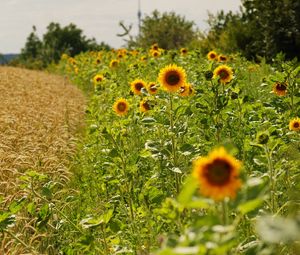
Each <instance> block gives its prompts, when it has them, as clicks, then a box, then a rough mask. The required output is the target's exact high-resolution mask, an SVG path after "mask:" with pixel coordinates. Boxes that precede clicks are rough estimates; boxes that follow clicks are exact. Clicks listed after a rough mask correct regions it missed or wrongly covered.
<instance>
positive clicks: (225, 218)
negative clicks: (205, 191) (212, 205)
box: [221, 200, 229, 225]
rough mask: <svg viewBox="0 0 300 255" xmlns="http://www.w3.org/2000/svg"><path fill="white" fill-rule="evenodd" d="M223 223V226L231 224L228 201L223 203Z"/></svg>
mask: <svg viewBox="0 0 300 255" xmlns="http://www.w3.org/2000/svg"><path fill="white" fill-rule="evenodd" d="M221 206H222V223H223V225H228V223H229V217H228V203H227V201H225V200H223V201H222V204H221Z"/></svg>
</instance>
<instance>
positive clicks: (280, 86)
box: [276, 83, 286, 91]
mask: <svg viewBox="0 0 300 255" xmlns="http://www.w3.org/2000/svg"><path fill="white" fill-rule="evenodd" d="M276 89H277V90H279V91H286V85H285V84H283V83H278V84H277V85H276Z"/></svg>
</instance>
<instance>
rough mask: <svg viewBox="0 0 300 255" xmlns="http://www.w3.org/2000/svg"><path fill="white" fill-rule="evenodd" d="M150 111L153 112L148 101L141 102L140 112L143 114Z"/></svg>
mask: <svg viewBox="0 0 300 255" xmlns="http://www.w3.org/2000/svg"><path fill="white" fill-rule="evenodd" d="M149 110H151V105H150V103H149V100H148V99H143V100H142V101H141V102H140V111H141V112H148V111H149Z"/></svg>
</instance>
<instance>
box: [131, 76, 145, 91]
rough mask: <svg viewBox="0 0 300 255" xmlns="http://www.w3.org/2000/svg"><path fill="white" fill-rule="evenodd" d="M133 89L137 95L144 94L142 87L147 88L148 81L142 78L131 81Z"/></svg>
mask: <svg viewBox="0 0 300 255" xmlns="http://www.w3.org/2000/svg"><path fill="white" fill-rule="evenodd" d="M130 86H131V91H132V92H133V93H134V94H136V95H141V94H142V91H141V90H142V89H143V88H146V86H147V85H146V83H145V82H144V81H143V80H141V79H136V80H134V81H133V82H131V83H130Z"/></svg>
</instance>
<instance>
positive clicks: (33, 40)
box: [20, 26, 42, 60]
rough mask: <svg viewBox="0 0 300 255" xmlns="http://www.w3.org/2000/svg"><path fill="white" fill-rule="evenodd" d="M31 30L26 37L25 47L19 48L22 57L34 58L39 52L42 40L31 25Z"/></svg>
mask: <svg viewBox="0 0 300 255" xmlns="http://www.w3.org/2000/svg"><path fill="white" fill-rule="evenodd" d="M32 30H33V31H32V32H31V33H30V34H29V36H28V37H27V40H26V43H25V47H24V48H23V49H22V50H21V55H20V57H21V58H22V59H24V60H25V59H28V58H30V59H35V58H38V57H39V56H40V54H41V49H42V42H41V40H40V39H39V37H38V36H37V34H36V27H35V26H33V27H32Z"/></svg>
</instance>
